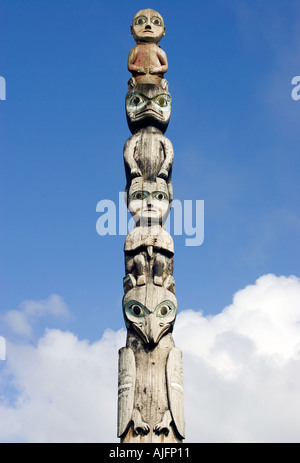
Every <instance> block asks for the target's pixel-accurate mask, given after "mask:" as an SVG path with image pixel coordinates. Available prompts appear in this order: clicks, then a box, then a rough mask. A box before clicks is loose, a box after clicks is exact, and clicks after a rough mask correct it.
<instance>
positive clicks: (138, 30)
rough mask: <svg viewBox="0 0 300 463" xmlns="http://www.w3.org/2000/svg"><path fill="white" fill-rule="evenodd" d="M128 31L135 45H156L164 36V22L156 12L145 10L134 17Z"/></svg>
mask: <svg viewBox="0 0 300 463" xmlns="http://www.w3.org/2000/svg"><path fill="white" fill-rule="evenodd" d="M130 31H131V33H132V35H133V38H134V40H135V41H136V42H137V43H140V42H148V43H149V42H150V43H158V42H159V41H160V40H161V39H162V38H163V36H164V35H165V25H164V20H163V18H162V17H161V15H160V14H159V13H158V12H157V11H155V10H152V9H150V8H146V9H145V10H140V11H139V12H138V13H137V14H136V15H135V16H134V18H133V21H132V24H131V26H130Z"/></svg>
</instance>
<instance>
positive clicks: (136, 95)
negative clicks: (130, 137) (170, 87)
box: [126, 84, 172, 133]
mask: <svg viewBox="0 0 300 463" xmlns="http://www.w3.org/2000/svg"><path fill="white" fill-rule="evenodd" d="M171 104H172V100H171V95H170V93H169V92H168V91H167V90H164V89H163V88H162V87H161V86H159V85H155V84H137V85H135V86H134V87H133V88H132V89H131V90H129V91H128V93H127V95H126V116H127V123H128V127H129V129H130V131H131V133H135V132H137V131H138V130H140V129H141V128H143V127H147V126H152V127H156V128H157V129H159V130H161V132H162V133H165V131H166V130H167V128H168V125H169V121H170V116H171Z"/></svg>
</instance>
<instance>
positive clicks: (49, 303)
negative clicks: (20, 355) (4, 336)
mask: <svg viewBox="0 0 300 463" xmlns="http://www.w3.org/2000/svg"><path fill="white" fill-rule="evenodd" d="M47 315H51V316H53V317H68V316H69V315H70V313H69V309H68V307H67V305H66V303H65V302H64V301H63V299H62V298H61V297H60V296H58V295H57V294H52V295H51V296H49V297H48V298H47V299H44V300H40V301H33V300H28V301H23V302H22V303H21V304H20V306H19V310H9V311H7V312H6V314H5V315H4V316H3V317H2V319H3V321H4V323H6V325H7V326H8V327H9V328H10V329H11V330H12V332H14V333H15V334H18V335H22V336H25V337H30V336H31V335H32V322H33V320H34V319H36V318H39V317H43V316H47Z"/></svg>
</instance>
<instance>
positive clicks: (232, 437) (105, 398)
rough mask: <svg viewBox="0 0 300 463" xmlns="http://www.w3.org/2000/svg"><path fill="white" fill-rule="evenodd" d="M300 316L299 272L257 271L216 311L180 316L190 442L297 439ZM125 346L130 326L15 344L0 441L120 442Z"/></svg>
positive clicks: (0, 411) (49, 334) (0, 386)
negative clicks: (94, 336) (96, 335)
mask: <svg viewBox="0 0 300 463" xmlns="http://www.w3.org/2000/svg"><path fill="white" fill-rule="evenodd" d="M299 322H300V279H298V278H296V277H294V276H291V277H283V276H282V277H276V276H275V275H265V276H263V277H261V278H259V279H258V280H257V281H256V283H255V284H254V285H251V286H247V287H246V288H244V289H242V290H240V291H238V292H237V293H236V294H235V296H234V298H233V303H232V304H231V305H230V306H228V307H226V308H225V309H224V310H223V311H222V312H221V313H220V314H218V315H215V316H208V317H205V316H204V315H203V314H202V313H200V312H196V311H193V310H186V311H182V312H181V313H180V314H179V315H178V318H177V321H176V325H175V332H174V337H175V341H176V345H177V346H178V347H180V348H181V349H182V351H183V354H184V364H183V365H184V388H185V417H186V427H187V440H186V441H187V442H299V440H300V413H299V412H300V389H299V384H300V323H299ZM124 344H125V330H121V331H119V332H113V331H110V330H108V331H106V332H105V334H104V335H103V337H102V339H101V340H100V341H98V342H95V343H89V342H88V341H85V340H79V339H78V338H77V337H76V336H75V335H74V334H72V333H69V332H62V331H59V330H48V331H46V333H45V335H44V336H43V337H42V338H41V339H40V340H39V343H38V344H37V346H36V347H34V346H31V345H29V344H27V345H25V344H23V345H16V344H9V343H8V346H7V361H6V362H5V363H4V362H3V365H5V366H4V368H3V370H2V373H3V374H2V379H1V380H0V415H1V421H0V441H8V442H21V441H25V442H117V438H116V414H117V368H118V366H117V365H118V358H117V357H118V354H117V352H118V349H119V347H121V346H123V345H124ZM12 386H14V388H15V389H14V391H13V393H12V392H11V393H10V394H9V393H8V392H7V391H8V390H10V387H12ZM4 390H5V391H6V398H4V397H3V393H4Z"/></svg>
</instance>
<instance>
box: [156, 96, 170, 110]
mask: <svg viewBox="0 0 300 463" xmlns="http://www.w3.org/2000/svg"><path fill="white" fill-rule="evenodd" d="M154 101H155V103H156V104H157V105H158V106H160V107H161V108H166V107H167V106H170V104H171V98H170V97H169V95H158V96H157V97H156V98H155V100H154Z"/></svg>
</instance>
